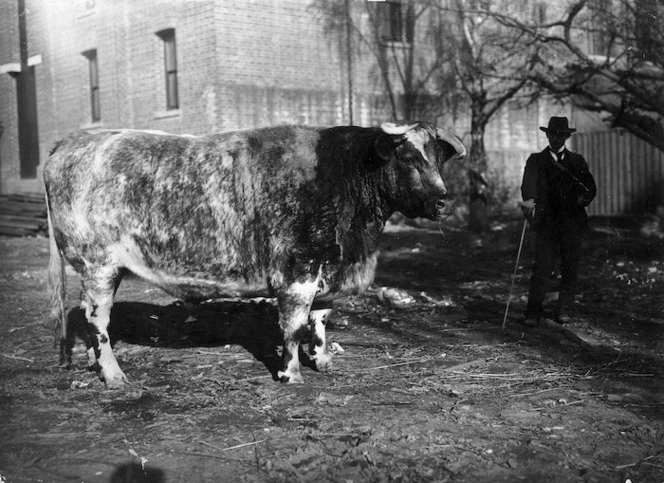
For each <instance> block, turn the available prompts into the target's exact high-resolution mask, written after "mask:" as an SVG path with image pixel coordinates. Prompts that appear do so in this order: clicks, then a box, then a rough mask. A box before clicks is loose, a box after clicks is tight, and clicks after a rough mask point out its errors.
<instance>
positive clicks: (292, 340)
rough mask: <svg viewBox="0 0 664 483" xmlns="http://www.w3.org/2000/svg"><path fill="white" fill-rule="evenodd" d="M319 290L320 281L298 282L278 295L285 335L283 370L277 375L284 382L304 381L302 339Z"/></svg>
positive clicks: (282, 327)
mask: <svg viewBox="0 0 664 483" xmlns="http://www.w3.org/2000/svg"><path fill="white" fill-rule="evenodd" d="M317 291H318V283H317V282H316V281H311V282H303V283H301V282H298V283H293V284H292V285H290V286H289V287H288V288H287V290H286V291H285V292H284V293H282V294H280V295H279V296H278V301H279V326H280V327H281V330H282V332H283V335H284V350H283V354H282V370H280V371H279V372H278V373H277V377H279V379H280V380H281V381H282V382H288V383H291V384H301V383H303V382H304V380H303V379H302V375H301V374H300V355H299V349H300V341H301V340H302V337H303V336H304V334H305V333H307V332H308V331H307V322H308V321H309V309H310V308H311V303H312V302H313V300H314V297H315V295H316V292H317Z"/></svg>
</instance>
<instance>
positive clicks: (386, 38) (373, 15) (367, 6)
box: [312, 0, 441, 119]
mask: <svg viewBox="0 0 664 483" xmlns="http://www.w3.org/2000/svg"><path fill="white" fill-rule="evenodd" d="M312 8H313V9H314V10H315V11H316V12H317V13H318V14H319V17H320V19H321V21H322V22H323V25H324V27H325V30H326V31H327V33H328V34H329V35H331V36H333V37H336V38H337V39H338V40H339V44H340V46H341V49H342V50H346V49H349V48H352V50H353V52H346V54H348V58H349V59H350V58H351V57H353V56H355V57H357V56H360V55H361V54H362V53H364V52H365V51H368V52H369V53H370V54H371V56H372V57H373V58H374V59H375V61H376V64H377V67H378V72H379V75H380V78H381V82H382V87H383V92H384V94H385V97H386V100H387V102H388V105H389V110H390V112H391V116H392V118H393V119H416V118H435V117H436V116H437V115H438V114H439V113H440V108H439V106H438V104H439V102H438V101H439V98H438V97H433V94H434V91H433V86H435V85H437V84H438V82H437V79H436V82H434V78H435V77H436V78H437V76H439V75H440V72H441V60H440V59H439V58H438V57H437V56H436V55H435V53H434V49H433V47H432V45H431V42H430V41H429V39H428V37H430V32H431V29H432V23H431V19H430V17H429V15H428V13H429V12H430V8H431V0H422V1H416V0H406V1H403V2H399V3H394V2H367V1H366V0H355V1H353V0H336V1H325V2H316V3H314V4H313V6H312ZM394 8H396V9H398V10H391V9H394ZM349 36H350V37H351V38H348V37H349ZM351 46H352V47H351ZM348 62H349V63H350V60H348Z"/></svg>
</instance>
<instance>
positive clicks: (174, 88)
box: [157, 29, 179, 110]
mask: <svg viewBox="0 0 664 483" xmlns="http://www.w3.org/2000/svg"><path fill="white" fill-rule="evenodd" d="M157 35H158V36H159V38H161V40H162V41H163V44H164V68H165V72H166V109H167V110H172V109H178V108H179V101H178V64H177V56H176V51H175V29H166V30H162V31H161V32H157Z"/></svg>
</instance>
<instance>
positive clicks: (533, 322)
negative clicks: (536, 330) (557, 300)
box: [523, 317, 539, 327]
mask: <svg viewBox="0 0 664 483" xmlns="http://www.w3.org/2000/svg"><path fill="white" fill-rule="evenodd" d="M537 324H539V319H538V318H536V317H526V319H525V320H524V321H523V325H525V326H526V327H537Z"/></svg>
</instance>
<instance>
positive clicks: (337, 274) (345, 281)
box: [70, 238, 378, 301]
mask: <svg viewBox="0 0 664 483" xmlns="http://www.w3.org/2000/svg"><path fill="white" fill-rule="evenodd" d="M107 255H108V258H107V259H106V260H107V262H109V263H110V264H112V265H114V266H116V267H118V268H122V269H126V270H128V271H130V272H131V273H133V274H134V275H136V276H138V277H140V278H142V279H144V280H145V281H147V282H149V283H151V284H152V285H155V286H157V287H159V288H161V289H162V290H164V291H165V292H166V293H168V294H170V295H172V296H174V297H178V298H180V299H183V300H187V301H202V300H209V299H221V298H254V297H273V296H275V292H279V291H280V289H282V288H285V287H287V286H288V285H290V284H291V283H296V282H302V281H304V280H287V279H285V278H284V277H285V275H284V272H283V271H281V272H280V271H278V270H275V271H273V272H272V273H266V272H264V271H259V272H257V273H254V274H251V276H249V277H242V278H239V277H234V276H228V275H227V274H221V273H209V272H206V271H203V270H200V268H198V269H197V270H196V271H193V270H191V269H190V267H176V268H175V269H174V267H172V266H171V267H168V268H165V267H160V266H158V264H155V259H156V258H158V257H153V256H147V257H146V255H145V254H144V253H142V252H141V250H140V248H139V247H138V246H137V245H136V243H134V242H133V241H132V240H130V239H128V238H125V239H123V240H122V242H120V243H117V244H114V245H112V246H110V247H108V251H107ZM377 258H378V253H377V252H376V253H374V254H372V255H370V256H369V257H367V259H365V260H362V261H359V262H356V263H350V264H343V263H340V264H330V263H321V265H320V266H319V267H318V269H317V270H312V273H311V279H310V280H308V281H310V282H314V281H315V282H316V283H317V284H318V293H317V295H316V298H317V299H322V300H333V299H335V298H337V297H341V296H345V295H351V294H357V293H361V292H363V291H365V290H366V289H367V288H368V287H369V286H370V285H371V283H372V282H373V279H374V274H375V271H376V265H377ZM148 260H149V261H148ZM70 261H72V260H70ZM85 265H88V266H89V264H87V263H86V264H85ZM312 268H313V267H312Z"/></svg>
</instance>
